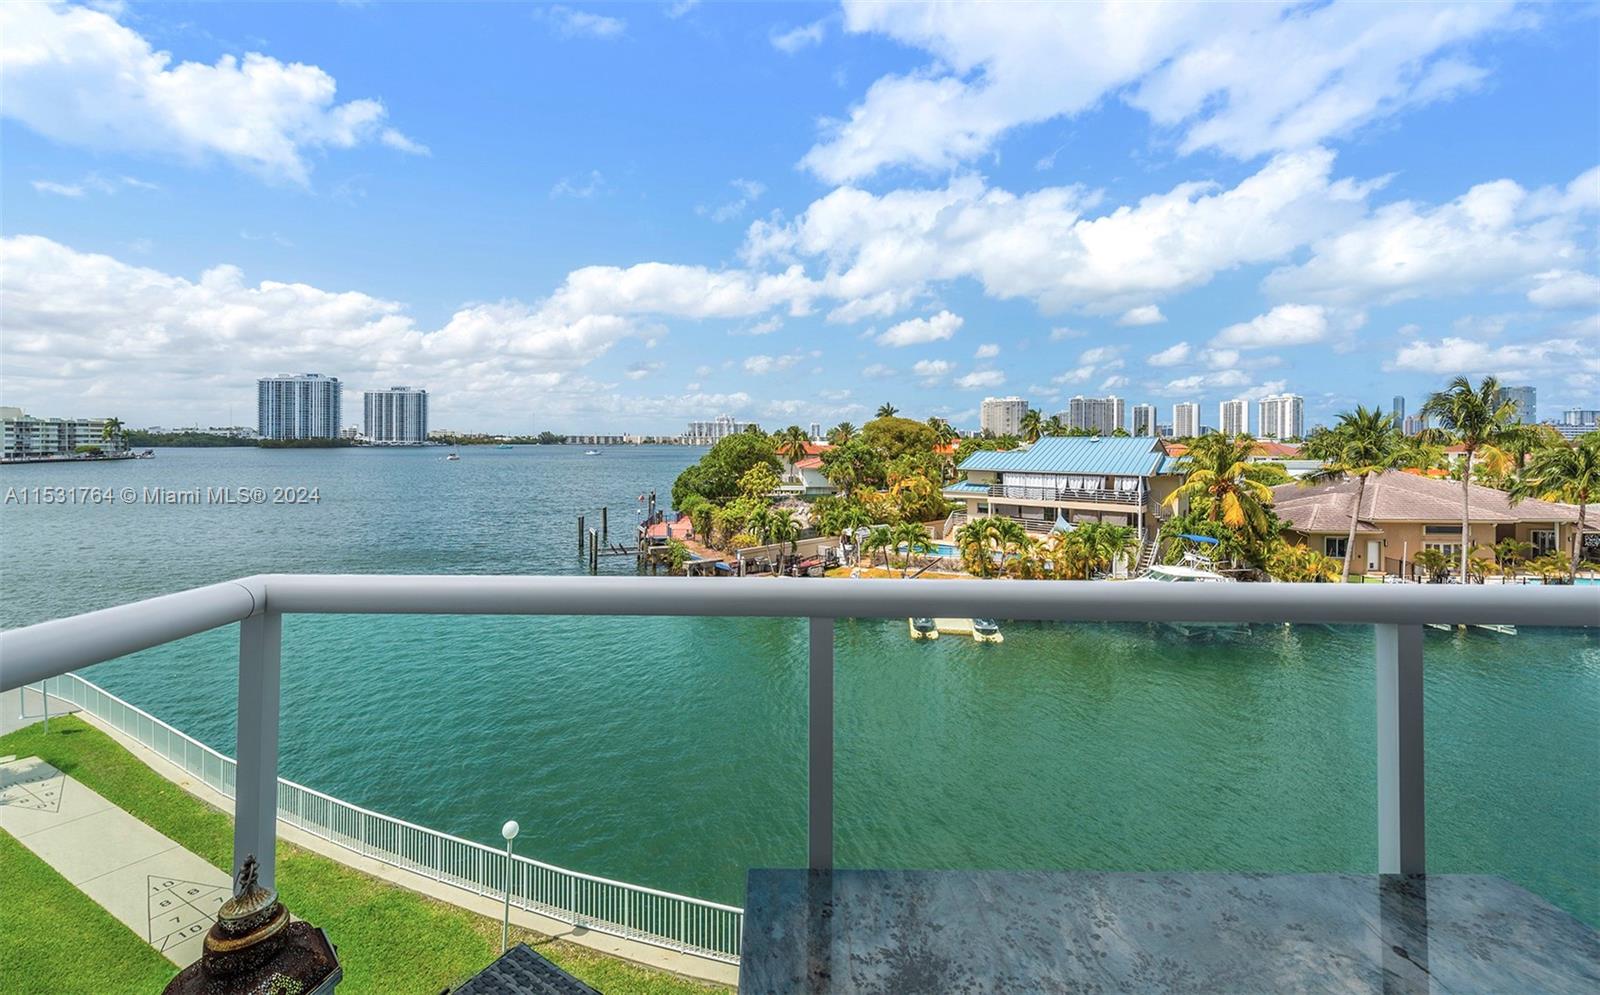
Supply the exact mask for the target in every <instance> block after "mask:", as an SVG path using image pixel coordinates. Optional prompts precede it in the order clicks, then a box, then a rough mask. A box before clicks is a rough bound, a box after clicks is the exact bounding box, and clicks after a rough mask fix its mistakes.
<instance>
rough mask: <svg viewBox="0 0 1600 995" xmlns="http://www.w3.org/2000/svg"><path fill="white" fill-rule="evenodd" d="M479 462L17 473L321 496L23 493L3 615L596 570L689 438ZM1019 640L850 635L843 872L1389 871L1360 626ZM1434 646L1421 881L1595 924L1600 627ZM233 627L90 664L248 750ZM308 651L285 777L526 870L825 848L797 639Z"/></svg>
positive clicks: (657, 868) (107, 680)
mask: <svg viewBox="0 0 1600 995" xmlns="http://www.w3.org/2000/svg"><path fill="white" fill-rule="evenodd" d="M462 452H463V456H462V460H461V461H460V462H459V463H448V462H445V461H444V460H443V459H442V455H443V454H442V452H440V451H438V450H421V451H390V452H376V451H370V452H369V451H329V452H305V451H299V452H293V451H291V452H264V451H259V450H233V451H218V450H167V451H163V452H162V454H161V456H160V457H159V458H158V459H156V460H150V461H142V462H134V463H124V464H120V465H114V466H81V467H79V466H75V467H21V468H9V467H8V468H5V469H3V470H0V491H3V490H4V489H5V488H6V487H23V486H34V485H40V486H43V485H47V484H58V483H60V484H68V483H70V484H83V485H88V486H98V485H105V484H111V485H114V486H119V487H120V486H122V485H123V484H125V483H131V484H132V485H134V486H139V487H142V486H144V485H145V484H147V483H151V484H155V483H159V484H161V485H162V486H171V487H191V486H202V487H203V486H207V485H213V486H215V485H221V484H238V483H252V484H261V485H263V486H274V485H281V486H307V487H310V486H316V487H318V488H319V489H320V496H321V498H322V500H321V503H320V504H318V505H315V506H307V507H281V506H280V507H265V508H262V507H253V508H237V507H234V508H193V507H176V508H175V507H165V508H154V507H144V506H138V507H128V506H116V507H109V508H107V507H82V506H76V507H74V506H55V507H39V506H30V507H15V506H10V507H5V508H4V509H3V510H0V564H3V571H0V621H3V623H4V624H5V625H6V626H13V625H19V624H25V623H27V622H32V621H38V620H41V619H44V618H51V617H58V616H62V615H67V614H71V613H74V612H78V611H85V610H89V609H92V608H97V607H102V606H105V605H110V604H115V603H120V602H124V601H128V600H132V599H135V598H138V597H144V596H148V595H151V594H156V593H161V592H165V591H171V590H176V589H180V588H184V587H189V586H193V585H195V584H201V583H208V582H211V581H216V580H222V579H226V578H229V577H234V576H239V575H242V574H248V573H255V572H261V571H268V570H281V571H302V570H303V571H324V572H332V571H379V572H418V571H437V572H540V573H561V572H575V571H576V570H577V569H578V563H577V554H576V524H575V517H576V515H577V514H578V513H579V512H587V513H589V514H590V515H591V519H592V518H593V516H594V514H595V512H596V511H597V510H598V506H599V505H600V504H601V503H603V502H609V503H610V506H611V507H612V509H613V520H614V521H615V522H619V523H622V522H629V523H631V521H632V520H633V510H632V509H633V508H634V506H635V505H636V499H637V497H638V495H639V493H640V492H641V491H643V490H648V489H649V488H651V487H654V488H656V489H657V490H658V491H659V492H661V493H662V494H665V492H666V491H667V490H668V489H669V488H670V484H671V481H672V478H673V477H674V476H675V475H676V473H677V471H678V470H679V469H680V468H681V467H682V466H683V465H685V464H686V463H687V462H688V461H690V460H692V459H694V458H695V457H696V456H697V455H698V452H697V451H694V450H682V449H676V448H665V447H664V448H660V449H654V448H649V449H610V450H607V452H606V455H604V456H601V457H584V456H582V455H581V449H578V448H575V447H567V448H555V447H548V448H539V449H533V448H527V449H517V450H509V451H508V450H493V449H466V450H463V451H462ZM617 531H619V532H620V531H624V529H623V528H622V527H621V526H619V528H618V530H617ZM604 569H607V570H612V571H616V572H627V571H630V570H631V569H632V567H631V562H630V561H625V560H617V561H612V562H610V563H608V564H606V566H605V567H604ZM664 582H667V581H664ZM726 583H736V581H726ZM751 583H755V582H754V581H752V582H751ZM625 610H626V606H625V605H619V606H618V611H619V612H620V611H625ZM1003 625H1004V628H1005V634H1006V641H1005V643H1004V644H1002V645H998V646H994V645H979V644H975V643H973V642H972V641H971V640H965V639H960V638H955V637H946V638H943V639H940V640H938V641H937V642H932V643H920V642H912V641H911V640H910V639H908V638H907V635H906V628H905V623H904V622H903V621H886V622H879V621H867V620H856V621H844V622H841V623H840V626H839V642H838V667H839V674H838V702H839V704H838V721H839V730H838V787H837V790H838V825H837V839H838V850H839V859H840V860H841V862H843V863H845V864H848V865H853V866H900V867H1082V868H1099V869H1153V868H1229V869H1253V870H1280V871H1284V870H1348V871H1360V870H1372V869H1374V867H1375V865H1376V860H1377V854H1376V841H1375V834H1374V828H1373V827H1374V825H1375V822H1376V812H1375V803H1374V793H1375V790H1376V787H1375V777H1374V773H1373V757H1374V755H1375V742H1374V721H1373V699H1374V686H1373V675H1372V666H1371V662H1370V661H1371V654H1372V637H1371V632H1370V630H1368V629H1365V628H1362V627H1348V628H1343V627H1341V628H1326V627H1295V628H1288V627H1284V626H1260V627H1256V628H1255V629H1254V630H1252V631H1251V632H1250V633H1248V634H1247V635H1244V636H1241V637H1238V638H1233V639H1221V638H1219V639H1212V640H1205V639H1198V640H1197V639H1185V638H1181V637H1179V636H1178V635H1177V634H1176V633H1173V632H1171V631H1169V630H1167V629H1165V628H1163V627H1160V626H1146V625H1039V624H1034V623H1015V622H1014V623H1003ZM1427 639H1428V643H1427V650H1428V657H1427V659H1428V669H1427V676H1426V696H1427V705H1428V711H1427V727H1426V736H1427V749H1428V758H1427V759H1428V820H1429V823H1428V824H1429V854H1430V863H1431V866H1432V867H1433V868H1435V869H1437V870H1440V871H1462V872H1465V871H1472V872H1484V873H1498V874H1503V875H1506V876H1507V877H1510V878H1512V879H1513V880H1516V881H1518V882H1519V883H1521V884H1523V885H1525V886H1527V887H1529V888H1531V889H1533V890H1534V891H1536V892H1539V893H1540V894H1543V895H1545V896H1547V897H1549V898H1550V899H1551V900H1553V901H1555V902H1557V903H1558V904H1560V905H1562V906H1563V907H1565V908H1567V909H1570V910H1572V911H1573V912H1574V913H1576V914H1578V915H1580V916H1581V917H1583V918H1584V919H1586V920H1587V921H1589V922H1591V923H1600V763H1597V761H1600V636H1597V634H1595V633H1594V632H1591V631H1585V630H1559V631H1539V630H1529V629H1524V630H1523V632H1522V634H1521V635H1518V636H1516V637H1501V636H1495V635H1492V634H1489V633H1485V632H1481V631H1477V630H1468V631H1467V632H1465V633H1461V632H1451V633H1443V632H1435V631H1431V630H1430V631H1429V633H1428V636H1427ZM235 640H236V637H235V634H234V632H233V631H231V630H229V631H223V632H217V633H210V634H206V635H204V636H200V637H195V638H192V639H188V640H185V641H183V642H182V643H179V644H176V645H174V646H171V647H163V648H160V649H157V650H152V651H148V652H146V653H142V654H138V655H136V656H133V657H128V658H125V659H122V660H117V661H112V662H110V663H107V664H103V665H101V666H98V667H95V668H91V669H90V671H89V672H88V674H87V676H88V677H89V678H90V679H91V680H94V681H96V682H98V683H101V684H103V685H105V686H106V687H108V688H109V689H110V690H112V691H114V692H116V693H117V694H119V695H122V696H124V697H126V698H128V699H129V700H131V701H133V702H135V703H137V704H139V705H141V706H143V707H145V708H147V709H149V710H150V711H152V712H154V713H155V714H156V715H158V716H160V717H162V718H164V719H167V720H168V721H171V722H173V723H174V724H175V725H177V726H178V727H180V728H182V729H184V730H186V731H188V732H190V733H192V734H194V735H196V736H198V737H200V738H202V739H204V740H205V741H207V742H209V743H211V744H213V745H214V746H217V747H218V748H219V749H222V750H224V751H226V752H232V736H233V728H232V723H233V716H232V701H233V693H234V680H235V674H234V666H235V664H234V659H233V657H234V653H235V651H236V642H235ZM284 653H285V656H284V660H285V669H284V689H283V695H284V712H283V729H282V771H283V773H284V775H285V776H287V777H290V778H293V779H295V780H298V781H301V782H303V783H306V784H309V785H311V786H313V787H316V788H319V789H321V790H324V791H328V792H330V793H333V794H335V795H338V796H340V797H343V798H346V799H349V800H350V801H353V802H356V803H358V804H362V805H366V806H369V807H372V808H375V809H377V810H379V811H383V812H387V813H390V814H393V815H397V816H401V817H404V818H407V819H411V820H414V821H417V822H420V823H423V824H425V825H430V826H434V827H437V828H440V829H445V830H449V831H451V832H455V833H459V834H460V835H463V836H467V837H470V838H474V839H478V840H482V841H484V842H487V843H493V842H494V841H495V840H496V839H497V831H498V827H499V826H500V824H501V823H502V822H503V821H504V820H505V819H507V818H516V819H518V820H519V821H520V822H521V823H522V826H523V835H522V837H521V838H519V842H518V847H519V850H520V852H523V853H527V854H529V855H532V856H537V857H540V858H542V859H545V860H549V861H552V862H555V863H559V864H562V865H565V866H569V867H573V868H577V869H580V870H585V871H590V872H593V873H598V874H604V875H608V876H613V877H618V878H621V879H623V880H628V881H635V882H638V883H642V884H647V885H652V886H655V887H660V888H666V889H670V890H673V891H680V892H685V893H688V894H694V895H700V896H704V897H708V898H713V899H719V900H723V901H730V902H735V903H737V902H740V901H741V900H742V882H743V874H744V870H745V868H747V867H750V866H754V865H773V864H790V865H792V864H796V863H798V862H800V861H802V860H803V859H804V854H805V836H804V832H805V830H804V826H805V809H804V804H805V803H804V795H805V631H804V625H803V624H802V623H800V622H797V621H791V620H768V619H715V618H713V619H637V618H628V617H617V618H594V619H570V618H435V617H405V618H388V619H383V618H372V617H344V616H339V617H320V616H319V617H312V616H296V617H291V618H289V619H287V620H286V622H285V650H284Z"/></svg>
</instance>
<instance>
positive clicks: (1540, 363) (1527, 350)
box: [1386, 337, 1600, 379]
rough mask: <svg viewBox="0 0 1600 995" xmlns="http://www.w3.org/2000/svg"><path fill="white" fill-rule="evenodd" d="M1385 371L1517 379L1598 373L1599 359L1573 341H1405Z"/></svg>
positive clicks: (1589, 347)
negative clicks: (1553, 374)
mask: <svg viewBox="0 0 1600 995" xmlns="http://www.w3.org/2000/svg"><path fill="white" fill-rule="evenodd" d="M1386 368H1387V369H1391V370H1408V371H1412V372H1417V373H1433V374H1439V375H1447V376H1455V375H1457V374H1463V375H1474V374H1494V375H1497V376H1502V377H1517V378H1519V379H1520V378H1521V377H1523V376H1526V375H1528V374H1531V373H1539V372H1545V373H1550V372H1557V371H1560V372H1585V373H1600V356H1597V354H1596V352H1595V349H1594V343H1593V342H1592V341H1591V342H1588V343H1585V342H1581V341H1579V340H1577V339H1544V340H1542V341H1539V342H1520V343H1506V344H1503V345H1490V344H1489V343H1486V342H1476V341H1473V340H1471V339H1461V338H1454V337H1447V338H1442V339H1440V340H1439V341H1437V342H1426V341H1416V342H1408V343H1406V344H1404V345H1402V346H1401V347H1400V349H1399V350H1398V351H1397V352H1396V353H1395V357H1394V360H1393V361H1392V362H1390V363H1388V364H1386Z"/></svg>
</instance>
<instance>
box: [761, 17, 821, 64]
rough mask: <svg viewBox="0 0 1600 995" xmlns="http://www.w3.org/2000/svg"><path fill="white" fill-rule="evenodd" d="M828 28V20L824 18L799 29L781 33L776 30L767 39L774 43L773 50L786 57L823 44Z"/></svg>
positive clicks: (803, 25)
mask: <svg viewBox="0 0 1600 995" xmlns="http://www.w3.org/2000/svg"><path fill="white" fill-rule="evenodd" d="M827 28H828V19H827V18H822V19H820V20H816V21H812V22H811V23H810V24H802V25H800V26H799V27H796V28H790V29H789V30H787V31H779V30H777V29H776V28H774V29H773V30H772V33H771V34H769V35H768V36H767V38H768V40H770V41H771V42H772V47H773V48H775V49H777V50H778V51H780V52H782V53H784V54H785V55H793V54H794V53H796V52H798V51H800V50H801V49H803V48H810V47H811V46H812V45H820V44H822V39H823V37H825V36H826V34H827Z"/></svg>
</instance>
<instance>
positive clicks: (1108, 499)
mask: <svg viewBox="0 0 1600 995" xmlns="http://www.w3.org/2000/svg"><path fill="white" fill-rule="evenodd" d="M989 496H990V497H997V498H1013V499H1016V500H1019V501H1096V502H1100V503H1103V504H1134V505H1139V504H1144V491H1143V490H1135V491H1118V490H1112V489H1110V488H1104V487H1098V488H1097V487H1024V486H1022V485H1020V484H990V485H989Z"/></svg>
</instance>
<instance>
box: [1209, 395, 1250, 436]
mask: <svg viewBox="0 0 1600 995" xmlns="http://www.w3.org/2000/svg"><path fill="white" fill-rule="evenodd" d="M1217 424H1218V425H1220V426H1222V434H1223V435H1243V434H1245V433H1246V432H1248V431H1250V405H1249V404H1247V403H1246V402H1245V400H1244V398H1242V397H1236V398H1234V399H1233V400H1231V401H1223V402H1222V403H1221V404H1220V405H1218V406H1217Z"/></svg>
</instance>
